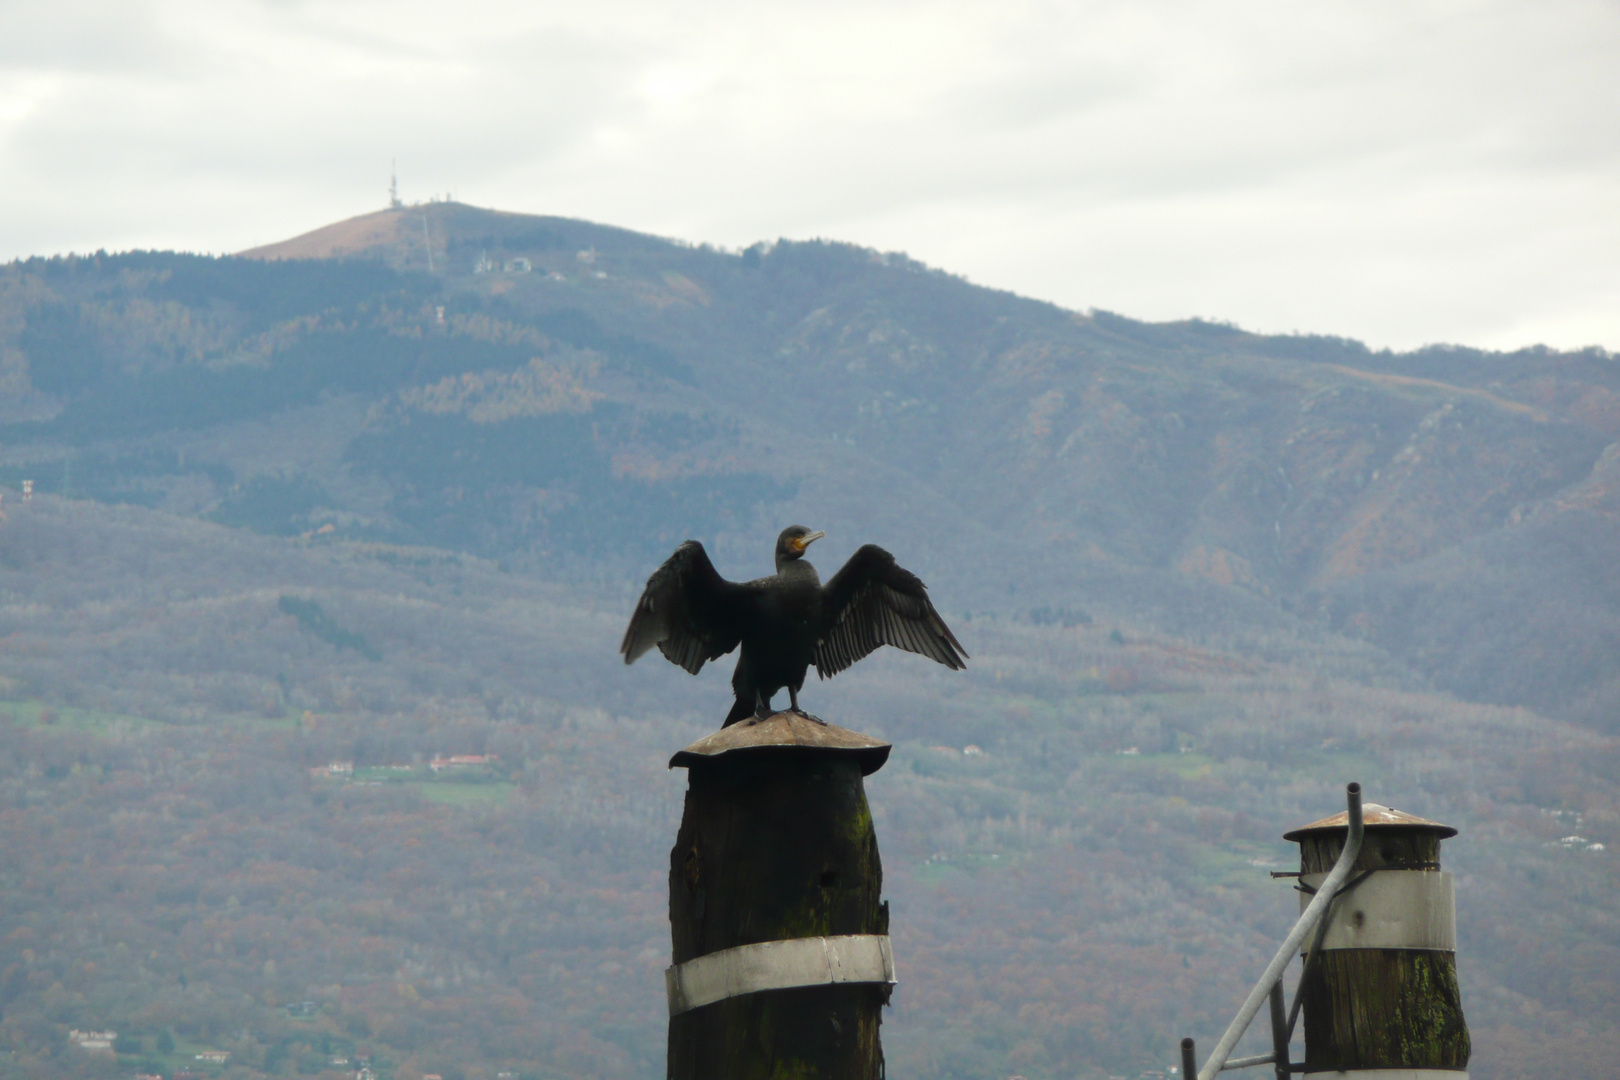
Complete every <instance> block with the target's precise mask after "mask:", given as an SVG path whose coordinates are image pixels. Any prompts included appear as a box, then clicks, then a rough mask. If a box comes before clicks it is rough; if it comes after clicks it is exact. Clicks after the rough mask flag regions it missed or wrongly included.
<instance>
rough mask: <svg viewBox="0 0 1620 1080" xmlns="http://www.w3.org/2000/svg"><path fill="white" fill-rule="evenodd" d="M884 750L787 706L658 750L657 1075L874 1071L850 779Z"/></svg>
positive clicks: (871, 949)
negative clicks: (664, 826)
mask: <svg viewBox="0 0 1620 1080" xmlns="http://www.w3.org/2000/svg"><path fill="white" fill-rule="evenodd" d="M888 756H889V745H888V744H887V743H884V742H880V741H878V740H876V739H872V738H869V737H867V736H865V735H860V734H858V733H856V732H853V731H848V730H845V729H844V728H841V727H837V726H836V725H832V724H818V723H816V722H815V721H812V720H807V719H805V718H803V717H801V716H796V715H794V714H791V713H777V714H775V715H773V716H771V717H769V718H767V719H765V720H750V721H744V722H743V723H740V724H735V725H733V726H732V727H729V728H724V729H722V730H721V731H718V732H716V733H715V734H713V735H710V736H709V737H708V738H705V739H701V740H699V741H698V742H696V743H693V744H692V745H691V746H689V747H687V748H686V749H685V750H682V751H681V752H680V753H678V754H676V755H675V756H674V757H673V758H671V759H670V767H671V768H674V767H677V766H683V767H685V768H686V769H687V770H688V786H687V792H686V809H685V812H684V814H683V816H682V818H681V828H680V832H679V834H678V835H677V837H676V840H675V847H674V848H673V849H672V850H671V851H670V855H669V922H670V932H671V936H672V938H673V944H674V949H673V954H672V956H671V960H672V965H671V967H670V968H669V971H668V972H667V973H666V978H667V982H668V991H669V1012H670V1017H669V1058H668V1076H669V1080H880V1078H881V1077H882V1076H883V1048H882V1045H881V1043H880V1042H879V1039H878V1024H879V1022H880V1015H881V1011H882V1009H883V1006H884V1005H885V1004H887V1002H888V1000H889V994H890V990H891V988H892V987H893V986H894V984H895V975H894V959H893V955H892V953H891V952H890V949H889V938H888V932H889V906H888V904H886V903H884V902H883V901H882V899H881V894H882V890H883V867H882V864H881V863H880V862H879V859H878V847H877V834H876V833H875V832H874V830H873V827H872V813H871V811H870V809H869V808H868V807H867V803H866V791H865V788H864V786H863V784H862V777H864V776H868V775H870V774H871V773H873V772H876V771H877V770H878V769H879V768H881V767H882V766H883V763H884V762H885V761H887V760H888Z"/></svg>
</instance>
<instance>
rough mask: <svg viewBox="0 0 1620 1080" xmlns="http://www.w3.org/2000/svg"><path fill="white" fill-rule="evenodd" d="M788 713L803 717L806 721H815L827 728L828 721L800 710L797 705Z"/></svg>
mask: <svg viewBox="0 0 1620 1080" xmlns="http://www.w3.org/2000/svg"><path fill="white" fill-rule="evenodd" d="M788 711H789V712H791V713H793V714H794V715H796V716H802V717H804V718H805V719H806V720H814V721H815V722H816V723H818V724H820V725H821V726H822V727H826V726H827V721H825V720H823V719H822V718H821V717H819V716H816V715H814V714H812V713H807V712H805V711H804V710H803V709H801V708H799V707H798V706H797V705H795V706H794V707H793V708H791V709H789V710H788Z"/></svg>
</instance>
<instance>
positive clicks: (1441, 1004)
mask: <svg viewBox="0 0 1620 1080" xmlns="http://www.w3.org/2000/svg"><path fill="white" fill-rule="evenodd" d="M1303 990H1304V994H1305V1009H1304V1013H1305V1071H1307V1072H1338V1071H1341V1070H1351V1069H1396V1068H1399V1069H1456V1070H1462V1069H1466V1068H1467V1067H1468V1057H1469V1053H1470V1049H1471V1047H1470V1042H1469V1038H1468V1025H1467V1024H1466V1023H1464V1021H1463V1012H1462V996H1461V994H1460V993H1459V992H1458V989H1457V957H1456V955H1455V954H1453V953H1449V952H1430V951H1427V950H1422V949H1330V950H1327V951H1325V952H1323V953H1322V955H1321V957H1320V958H1319V959H1318V960H1317V962H1316V963H1314V964H1312V965H1311V970H1310V971H1309V972H1308V973H1307V974H1306V976H1305V984H1304V987H1303Z"/></svg>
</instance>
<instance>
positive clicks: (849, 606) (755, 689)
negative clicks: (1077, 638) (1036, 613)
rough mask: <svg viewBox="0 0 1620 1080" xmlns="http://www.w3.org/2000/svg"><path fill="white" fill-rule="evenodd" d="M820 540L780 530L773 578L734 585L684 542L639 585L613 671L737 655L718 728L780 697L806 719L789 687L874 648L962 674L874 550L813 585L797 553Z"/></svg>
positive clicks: (931, 618) (957, 658)
mask: <svg viewBox="0 0 1620 1080" xmlns="http://www.w3.org/2000/svg"><path fill="white" fill-rule="evenodd" d="M825 535H826V533H822V532H811V531H810V530H809V529H807V528H805V527H804V526H803V525H790V526H789V527H788V528H786V529H783V530H782V535H781V536H778V537H777V538H776V574H775V575H774V576H772V577H768V578H760V579H759V580H757V581H743V582H737V581H727V580H726V579H725V578H723V577H721V576H720V574H719V573H718V572H717V571H716V570H715V568H714V564H713V563H711V562H710V561H709V555H708V553H707V552H705V551H704V550H703V545H702V544H700V543H698V542H697V541H696V540H688V541H686V543H684V544H682V545H681V546H680V547H678V548H676V549H675V554H673V555H671V556H670V557H669V559H668V561H666V562H665V563H664V565H663V566H660V567H659V568H658V569H657V570H655V571H653V575H652V577H650V578H648V579H647V588H646V590H645V591H643V592H642V594H641V600H640V601H639V602H638V603H637V604H636V611H635V614H634V615H632V616H630V625H629V627H628V628H627V629H626V630H625V632H624V642H623V644H621V645H620V646H619V652H621V653H623V654H624V662H625V663H626V664H632V663H634V662H635V661H636V659H637V658H638V657H640V656H641V654H642V653H644V652H646V651H647V650H648V649H650V648H652V647H653V646H654V645H657V646H658V650H659V651H660V652H662V653H663V654H664V655H665V656H666V657H667V658H668V659H669V661H670V662H671V663H674V664H679V665H680V666H681V667H683V668H685V669H686V670H687V671H689V672H691V673H692V674H693V675H696V674H697V673H698V672H699V671H701V670H702V669H703V665H704V664H705V663H707V662H708V661H710V660H714V659H716V658H717V657H721V656H724V655H725V654H726V653H728V652H730V651H731V650H732V649H735V648H736V647H737V646H738V645H739V644H740V645H741V646H742V655H741V657H739V658H738V660H737V671H736V673H735V674H733V675H732V676H731V688H732V690H733V691H735V692H736V695H737V702H736V704H735V705H733V706H732V707H731V712H730V713H729V714H728V715H727V716H726V722H725V724H724V725H722V726H724V727H729V726H730V725H732V724H735V723H736V722H737V721H739V720H743V719H745V718H747V717H748V716H751V715H757V716H765V715H768V714H769V712H770V703H771V698H772V697H773V696H774V695H775V694H776V692H777V691H778V690H780V689H782V688H783V687H786V688H787V692H788V698H789V700H790V701H791V702H792V709H793V711H794V712H796V713H798V714H799V715H801V716H809V714H808V713H806V712H805V711H804V710H802V709H800V708H799V688H800V687H801V686H803V685H804V677H805V673H806V672H807V671H808V670H809V667H810V665H811V664H815V665H816V674H817V675H818V676H820V677H821V678H823V679H830V678H832V677H833V676H834V675H836V674H838V673H839V672H840V671H843V670H844V669H845V668H847V667H849V666H850V665H851V664H853V663H855V661H857V660H859V659H861V658H862V657H864V656H866V655H867V654H868V653H870V652H872V651H874V650H875V649H877V648H878V646H880V645H893V646H895V647H897V648H901V649H905V650H906V651H907V652H914V653H921V654H922V655H923V656H927V657H930V658H932V659H934V660H938V661H939V662H940V663H941V664H944V665H945V666H946V667H948V668H950V669H952V670H953V671H954V670H957V669H960V668H963V667H966V666H967V665H966V664H965V663H963V661H964V659H965V658H966V657H967V650H966V649H964V648H962V643H961V642H959V641H957V640H956V635H954V634H952V633H951V630H950V627H948V626H946V625H945V620H944V619H941V618H940V617H939V612H937V611H935V610H934V605H933V604H932V603H931V602H930V601H929V599H928V587H927V586H926V585H924V584H923V583H922V581H921V580H920V579H919V578H918V577H917V575H916V574H913V573H912V572H911V571H909V570H906V569H905V568H903V567H901V566H900V565H899V564H898V563H896V562H895V561H894V556H893V555H890V554H889V553H888V552H887V551H884V550H883V549H882V548H880V547H878V546H877V545H875V544H867V545H866V546H864V547H862V548H861V549H860V550H859V551H857V552H855V554H854V555H852V556H850V559H849V561H848V562H847V563H845V564H844V568H843V569H842V570H840V571H838V573H836V574H834V575H833V576H832V580H831V581H829V582H827V584H826V585H825V586H824V585H822V584H821V578H820V577H818V576H817V575H816V568H815V567H814V566H811V565H810V563H809V562H808V561H806V559H805V558H804V551H805V549H806V548H807V547H809V546H810V545H811V544H812V543H814V542H815V541H817V540H819V539H821V538H822V537H823V536H825ZM811 719H814V717H812V718H811Z"/></svg>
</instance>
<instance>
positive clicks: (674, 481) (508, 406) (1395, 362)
mask: <svg viewBox="0 0 1620 1080" xmlns="http://www.w3.org/2000/svg"><path fill="white" fill-rule="evenodd" d="M247 254H250V255H253V256H255V258H252V259H220V260H208V259H198V258H195V257H190V256H176V255H161V254H132V255H125V256H112V257H106V258H99V259H81V260H52V261H42V260H33V261H29V262H23V263H18V264H13V265H12V266H10V267H7V268H5V270H4V272H3V274H0V388H3V389H4V391H5V392H4V393H3V394H0V416H9V417H11V418H12V420H13V422H12V423H11V424H10V425H8V426H6V427H5V428H4V429H0V441H3V445H4V447H5V449H4V465H3V468H0V479H5V480H7V481H11V482H15V481H16V480H20V479H22V478H23V477H24V476H29V477H32V478H34V479H35V480H36V481H37V482H38V483H39V484H40V486H41V489H42V490H51V491H69V492H78V493H83V494H90V495H93V496H95V497H98V498H104V499H113V500H125V501H139V502H143V503H145V504H147V505H152V506H157V507H162V508H165V509H169V510H173V511H177V512H182V513H191V514H199V515H204V516H210V517H213V518H214V519H216V520H220V521H224V522H227V523H232V524H241V525H246V526H249V527H252V528H256V529H259V530H261V531H267V532H279V533H287V534H294V533H298V532H303V531H308V530H310V529H312V528H316V527H320V526H322V525H325V524H331V525H333V526H334V527H335V529H336V530H337V531H338V535H340V536H345V537H366V538H375V539H386V540H396V541H405V542H411V543H428V544H435V545H441V546H448V547H454V548H459V549H463V550H469V551H473V552H477V553H480V554H484V555H489V556H493V557H498V558H507V559H517V560H521V561H523V562H525V563H526V564H529V565H535V566H541V567H545V568H547V572H549V573H563V574H568V575H570V576H585V577H597V576H600V575H603V574H606V575H609V576H612V577H614V578H617V579H624V580H628V579H631V578H633V577H634V576H635V575H637V574H642V573H645V571H646V569H647V568H648V566H649V565H651V563H652V561H653V560H655V559H656V558H658V557H659V556H660V555H661V554H662V553H663V552H664V551H666V550H667V549H668V548H669V547H670V546H672V545H673V543H675V542H677V541H678V540H680V539H682V538H684V537H685V536H688V535H693V536H698V537H700V538H702V539H704V540H705V541H706V542H708V543H710V544H711V546H713V547H714V548H715V549H716V550H717V552H718V553H719V554H720V555H721V557H722V558H723V559H725V560H730V563H731V564H732V565H736V566H737V569H736V570H735V571H733V572H734V573H751V572H754V571H755V570H757V569H758V568H759V566H760V564H761V562H762V552H763V550H764V549H763V546H762V541H761V539H760V538H761V537H762V536H764V537H768V536H769V535H771V534H772V533H774V531H775V529H776V528H778V527H780V525H781V524H782V523H783V522H785V521H786V520H788V519H790V518H791V519H795V520H805V521H810V522H811V523H813V524H815V525H816V526H818V527H824V528H827V529H828V530H829V532H831V533H833V534H834V536H837V537H842V538H843V539H844V540H847V541H848V542H850V543H855V542H859V541H861V540H867V539H872V540H877V541H879V542H882V543H885V544H887V545H889V546H891V547H893V548H895V549H896V550H899V551H903V552H905V553H906V556H905V557H906V558H907V559H908V561H909V562H911V563H913V564H916V565H918V568H919V569H920V570H923V571H925V572H926V576H928V578H929V580H931V581H934V580H941V581H948V582H950V583H951V588H950V590H949V595H948V600H947V602H949V603H953V604H956V605H958V606H961V607H967V608H973V609H989V610H1020V609H1028V608H1031V607H1035V606H1039V605H1040V604H1045V605H1047V606H1052V605H1057V606H1065V605H1067V606H1070V607H1085V606H1087V605H1090V606H1093V607H1101V608H1108V609H1111V610H1121V611H1134V612H1137V613H1138V614H1139V615H1145V616H1147V617H1151V618H1153V619H1155V620H1157V621H1159V622H1160V623H1161V624H1163V625H1167V626H1175V627H1179V628H1181V629H1184V630H1188V631H1193V630H1196V631H1197V632H1199V633H1203V634H1222V633H1236V632H1242V633H1245V634H1248V635H1250V636H1251V637H1254V636H1255V635H1261V636H1263V634H1264V632H1265V629H1264V628H1266V627H1268V626H1272V625H1276V626H1278V627H1287V628H1288V629H1287V631H1286V632H1287V634H1289V635H1294V634H1297V633H1300V632H1303V631H1304V630H1305V629H1306V628H1309V627H1315V628H1317V629H1318V630H1320V631H1321V632H1326V633H1344V634H1351V635H1359V636H1363V637H1365V638H1367V639H1368V640H1370V641H1372V642H1375V643H1377V644H1379V645H1381V646H1383V647H1384V648H1386V649H1388V650H1389V651H1390V653H1391V654H1392V655H1393V656H1395V657H1396V658H1397V661H1398V662H1401V663H1410V664H1412V666H1413V667H1414V668H1415V669H1416V670H1419V671H1421V672H1423V673H1424V674H1425V676H1426V677H1430V678H1432V679H1434V680H1435V681H1436V682H1437V683H1438V684H1439V685H1442V686H1446V687H1449V688H1451V689H1453V690H1456V691H1457V692H1460V693H1463V694H1466V695H1472V696H1476V697H1481V698H1485V699H1489V700H1494V701H1503V702H1520V701H1522V702H1534V703H1536V704H1537V705H1538V706H1540V707H1543V708H1547V709H1551V710H1554V711H1562V712H1564V713H1566V714H1568V715H1571V716H1580V717H1582V718H1583V719H1585V720H1587V721H1588V722H1592V723H1596V724H1599V725H1600V726H1604V725H1608V724H1610V723H1612V722H1613V721H1612V717H1613V716H1614V715H1615V714H1616V706H1617V705H1620V700H1617V698H1616V694H1617V690H1616V687H1615V682H1616V675H1617V673H1616V669H1615V668H1616V665H1615V662H1614V661H1613V660H1611V659H1609V658H1611V657H1614V656H1616V655H1620V630H1617V615H1620V608H1617V605H1616V603H1615V601H1614V595H1613V591H1612V590H1611V589H1609V588H1608V587H1607V586H1605V587H1603V588H1589V587H1587V584H1586V583H1587V580H1588V578H1589V577H1590V575H1591V573H1592V572H1593V568H1602V567H1612V566H1615V565H1617V564H1620V529H1615V528H1608V527H1604V526H1605V525H1607V524H1612V523H1613V521H1614V513H1615V508H1614V506H1613V505H1612V503H1613V498H1612V496H1611V492H1612V491H1613V488H1612V485H1613V483H1614V477H1613V475H1612V474H1613V473H1614V470H1613V468H1612V467H1611V464H1612V461H1613V460H1614V457H1613V455H1614V453H1615V452H1616V451H1615V450H1613V447H1614V446H1615V445H1616V442H1617V440H1620V364H1617V363H1616V361H1615V360H1614V359H1613V358H1611V357H1609V356H1608V355H1606V354H1603V353H1601V352H1599V351H1588V352H1584V353H1576V354H1559V353H1551V352H1548V351H1545V350H1528V351H1525V352H1521V353H1517V354H1512V355H1501V354H1487V353H1481V352H1477V351H1473V350H1464V349H1427V350H1420V351H1418V352H1414V353H1406V354H1392V353H1373V352H1370V351H1368V350H1367V349H1365V348H1364V347H1362V346H1360V345H1359V344H1357V343H1355V342H1349V341H1343V340H1339V339H1327V338H1311V337H1261V336H1257V335H1251V334H1246V333H1243V332H1242V331H1239V330H1236V329H1233V328H1230V327H1224V326H1219V325H1213V324H1208V323H1178V324H1164V325H1148V324H1143V323H1137V322H1133V321H1131V320H1129V319H1125V318H1121V317H1118V316H1113V315H1108V314H1105V313H1093V314H1090V315H1080V314H1075V313H1072V312H1066V311H1062V310H1060V309H1057V308H1055V307H1052V306H1051V305H1047V304H1042V303H1037V302H1033V301H1029V300H1024V299H1021V298H1018V297H1015V296H1012V295H1009V294H1006V293H1000V292H995V291H992V290H986V289H982V288H978V287H975V286H972V285H970V284H968V283H966V282H964V281H961V280H960V279H957V278H953V277H951V276H949V275H946V274H942V273H940V272H938V271H936V270H931V269H929V268H927V267H924V266H921V265H920V264H917V263H915V262H914V261H912V260H909V259H907V258H905V257H904V256H899V255H882V254H879V253H876V252H872V251H868V250H865V249H861V248H857V247H853V246H850V245H844V244H834V243H825V242H810V243H787V242H783V243H778V244H774V245H757V246H755V247H753V248H750V249H749V250H747V251H745V252H742V253H726V252H720V251H716V250H712V249H707V248H693V247H689V246H683V245H680V244H676V243H672V242H669V241H665V240H660V239H658V238H655V237H649V236H643V235H640V234H636V233H632V232H627V231H625V230H620V229H614V228H609V227H604V226H598V225H593V224H590V223H585V222H578V221H570V220H566V219H561V218H550V217H531V216H526V215H518V214H506V213H498V212H494V211H486V210H479V209H475V208H472V207H467V206H462V205H459V204H453V203H437V204H430V205H427V206H423V207H413V208H408V209H402V210H395V211H384V212H381V213H377V214H371V215H366V216H363V217H360V218H356V219H353V220H351V221H348V222H342V223H339V224H337V225H332V226H328V227H326V228H324V229H321V230H317V231H316V232H313V233H310V234H307V235H305V236H303V237H299V238H296V239H294V240H290V241H287V242H285V243H282V244H277V245H269V246H267V247H264V248H259V249H255V251H254V252H251V253H247ZM312 256H318V258H311V257H312ZM333 257H341V260H340V261H334V258H333ZM430 267H431V272H429V271H430ZM525 268H527V269H525ZM1606 463H1607V464H1606ZM1564 536H1567V537H1568V538H1569V539H1570V540H1572V541H1573V540H1576V539H1578V540H1579V546H1580V547H1581V550H1582V552H1583V554H1582V555H1581V556H1580V557H1579V558H1570V559H1563V558H1559V557H1555V556H1549V557H1545V558H1543V557H1541V555H1542V554H1544V553H1549V552H1552V551H1555V550H1558V549H1559V544H1560V543H1561V542H1560V541H1557V539H1556V538H1558V537H1564ZM1549 545H1550V546H1549ZM1566 546H1567V545H1566ZM1464 566H1466V567H1467V571H1466V573H1464V572H1463V571H1462V570H1461V568H1462V567H1464ZM1600 572H1606V571H1600ZM1459 575H1462V576H1459ZM1530 582H1534V584H1528V583H1530ZM1417 595H1421V596H1422V597H1423V601H1422V603H1421V605H1419V606H1417V607H1414V606H1413V602H1412V597H1414V596H1417ZM1487 610H1499V611H1500V612H1501V613H1502V620H1505V621H1506V624H1508V625H1511V626H1517V627H1524V626H1535V627H1537V628H1538V632H1537V640H1538V642H1539V643H1541V644H1542V645H1544V646H1545V647H1546V649H1547V650H1548V654H1549V655H1551V656H1557V657H1560V658H1568V657H1587V658H1588V659H1586V660H1579V661H1574V662H1568V663H1564V662H1562V661H1560V662H1559V663H1556V664H1551V665H1548V664H1542V663H1540V662H1538V661H1536V660H1535V659H1534V656H1535V655H1536V654H1535V653H1534V652H1533V651H1527V650H1526V649H1525V648H1524V645H1523V642H1522V641H1521V640H1520V636H1519V635H1515V634H1513V633H1509V632H1506V631H1505V630H1504V629H1503V625H1504V624H1503V621H1502V620H1496V619H1492V618H1481V617H1480V616H1481V614H1482V613H1483V612H1485V611H1487Z"/></svg>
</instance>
